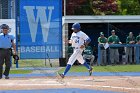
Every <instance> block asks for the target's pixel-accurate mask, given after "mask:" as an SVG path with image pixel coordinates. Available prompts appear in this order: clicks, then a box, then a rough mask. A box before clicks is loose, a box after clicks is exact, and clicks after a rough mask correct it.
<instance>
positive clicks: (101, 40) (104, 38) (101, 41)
mask: <svg viewBox="0 0 140 93" xmlns="http://www.w3.org/2000/svg"><path fill="white" fill-rule="evenodd" d="M98 42H99V43H106V42H107V38H106V37H103V38H101V37H99V38H98Z"/></svg>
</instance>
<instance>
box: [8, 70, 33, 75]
mask: <svg viewBox="0 0 140 93" xmlns="http://www.w3.org/2000/svg"><path fill="white" fill-rule="evenodd" d="M29 73H32V70H11V71H10V74H29Z"/></svg>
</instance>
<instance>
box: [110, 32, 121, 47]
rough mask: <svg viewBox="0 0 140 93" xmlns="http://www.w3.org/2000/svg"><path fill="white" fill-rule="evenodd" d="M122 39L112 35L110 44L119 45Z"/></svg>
mask: <svg viewBox="0 0 140 93" xmlns="http://www.w3.org/2000/svg"><path fill="white" fill-rule="evenodd" d="M119 42H120V39H119V37H118V36H117V35H114V36H113V35H111V36H109V38H108V43H113V44H119ZM116 48H117V47H112V49H116Z"/></svg>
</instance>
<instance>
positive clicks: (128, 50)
mask: <svg viewBox="0 0 140 93" xmlns="http://www.w3.org/2000/svg"><path fill="white" fill-rule="evenodd" d="M126 44H135V37H134V36H133V33H132V32H130V33H129V36H128V37H127V38H126ZM132 53H133V47H126V63H130V64H132ZM134 54H135V53H134ZM134 56H135V55H134ZM128 59H129V60H128Z"/></svg>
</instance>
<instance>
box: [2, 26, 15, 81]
mask: <svg viewBox="0 0 140 93" xmlns="http://www.w3.org/2000/svg"><path fill="white" fill-rule="evenodd" d="M0 28H1V33H2V34H1V35H0V79H2V75H5V79H9V72H10V67H11V63H10V59H11V54H12V51H11V47H13V49H14V54H15V55H16V46H15V44H14V36H13V35H9V34H8V33H9V32H10V28H9V26H8V25H7V24H2V25H1V26H0ZM4 63H5V71H4V73H3V65H4Z"/></svg>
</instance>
